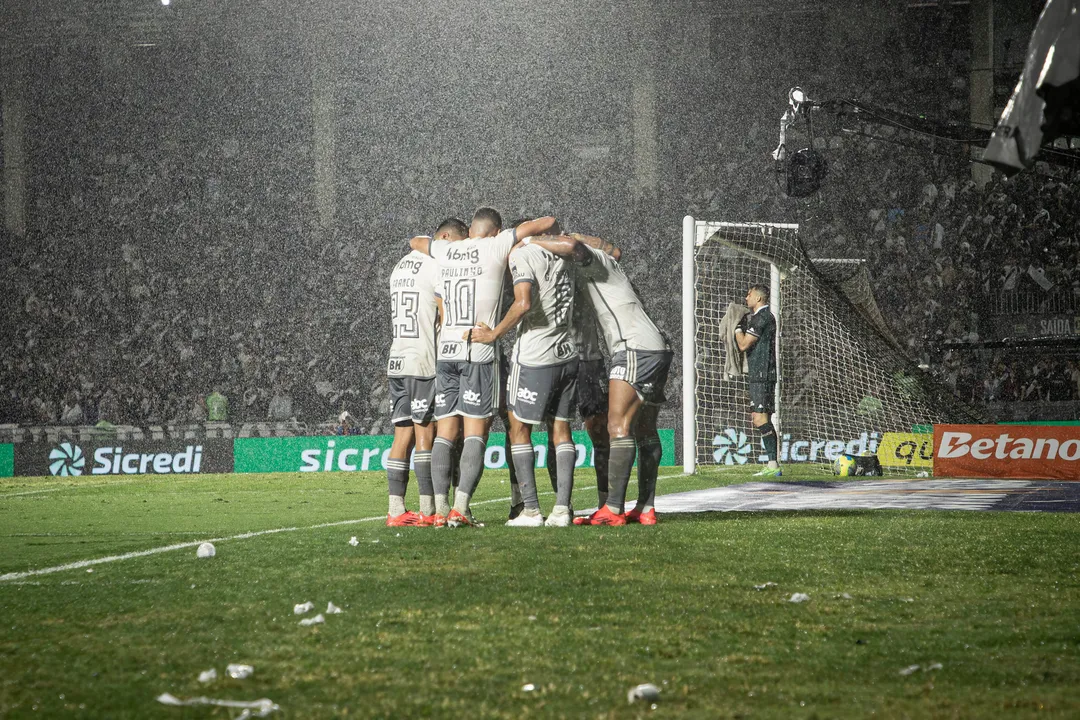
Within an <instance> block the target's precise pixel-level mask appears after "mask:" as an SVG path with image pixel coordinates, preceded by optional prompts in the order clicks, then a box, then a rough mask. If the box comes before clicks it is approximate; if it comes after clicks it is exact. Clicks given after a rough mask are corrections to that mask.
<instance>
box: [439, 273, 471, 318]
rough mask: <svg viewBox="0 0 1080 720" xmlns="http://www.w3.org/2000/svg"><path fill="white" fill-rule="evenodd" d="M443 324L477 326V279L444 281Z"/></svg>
mask: <svg viewBox="0 0 1080 720" xmlns="http://www.w3.org/2000/svg"><path fill="white" fill-rule="evenodd" d="M442 299H443V313H444V315H445V316H446V317H445V318H443V324H444V325H448V326H454V327H472V326H473V325H475V324H476V278H465V279H461V280H443V292H442Z"/></svg>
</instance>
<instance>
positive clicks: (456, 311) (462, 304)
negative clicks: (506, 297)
mask: <svg viewBox="0 0 1080 720" xmlns="http://www.w3.org/2000/svg"><path fill="white" fill-rule="evenodd" d="M513 246H514V231H513V230H504V231H503V232H501V233H499V234H498V235H496V236H495V237H490V238H469V239H468V240H458V241H455V242H448V241H445V240H435V241H433V242H432V243H431V256H432V257H433V258H435V260H436V261H438V264H439V286H438V295H439V297H441V298H442V301H443V325H442V329H441V331H440V333H439V343H438V353H439V355H438V357H439V360H440V361H468V362H475V363H486V362H491V361H492V360H493V359H494V358H495V347H494V346H493V345H485V344H483V343H470V342H468V341H467V340H464V339H463V336H465V335H466V334H467V333H468V331H469V330H471V329H472V328H473V327H474V326H475V325H476V324H477V323H481V322H482V323H485V324H486V325H488V327H495V325H497V324H498V322H499V320H500V318H501V315H502V307H501V304H502V303H501V299H502V285H503V275H504V273H505V272H506V260H507V256H509V254H510V249H511V248H512V247H513Z"/></svg>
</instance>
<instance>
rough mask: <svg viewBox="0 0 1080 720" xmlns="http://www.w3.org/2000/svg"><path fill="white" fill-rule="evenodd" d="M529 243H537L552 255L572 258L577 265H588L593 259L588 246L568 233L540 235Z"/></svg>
mask: <svg viewBox="0 0 1080 720" xmlns="http://www.w3.org/2000/svg"><path fill="white" fill-rule="evenodd" d="M530 244H531V245H538V246H540V247H542V248H543V249H544V250H547V251H548V252H550V253H552V254H553V255H558V256H559V257H564V258H568V259H570V260H573V261H574V262H576V263H577V264H578V265H588V264H589V263H591V262H592V261H593V255H592V253H591V252H590V251H589V248H588V246H586V245H585V243H582V242H578V241H577V240H575V239H574V238H572V237H570V236H569V235H541V236H540V237H534V238H533V239H532V240H531V241H530Z"/></svg>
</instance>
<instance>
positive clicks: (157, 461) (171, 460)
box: [49, 442, 203, 476]
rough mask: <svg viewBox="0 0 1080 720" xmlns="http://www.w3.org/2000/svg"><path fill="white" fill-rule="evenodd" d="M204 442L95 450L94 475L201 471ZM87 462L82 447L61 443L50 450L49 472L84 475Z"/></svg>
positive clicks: (163, 473)
mask: <svg viewBox="0 0 1080 720" xmlns="http://www.w3.org/2000/svg"><path fill="white" fill-rule="evenodd" d="M202 455H203V448H202V445H188V446H187V447H186V448H184V449H183V450H182V451H180V452H176V453H170V452H157V453H139V452H132V453H125V452H124V448H123V446H120V447H102V448H98V449H97V450H95V451H94V465H93V466H92V467H91V468H90V471H89V472H90V474H91V475H147V474H154V475H166V474H174V473H176V474H184V473H197V472H199V471H200V469H201V468H202ZM85 466H86V458H85V457H83V451H82V448H80V447H79V446H78V445H72V444H71V443H67V442H65V443H61V444H60V445H58V446H57V447H55V448H53V449H52V450H51V451H50V452H49V474H51V475H60V476H71V475H82V474H83V472H84V468H85Z"/></svg>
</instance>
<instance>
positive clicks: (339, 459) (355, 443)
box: [234, 430, 675, 473]
mask: <svg viewBox="0 0 1080 720" xmlns="http://www.w3.org/2000/svg"><path fill="white" fill-rule="evenodd" d="M504 437H505V436H504V434H503V433H492V434H491V436H490V437H489V438H488V444H487V450H486V452H485V453H484V466H485V467H486V468H488V469H491V470H497V469H500V468H505V467H506V462H507V457H506V450H505V449H504V447H503V442H504ZM393 439H394V438H393V436H391V435H331V436H320V437H280V438H237V439H236V440H235V441H234V443H235V470H236V472H238V473H263V472H362V471H372V470H385V469H386V460H387V458H388V457H389V455H390V445H391V443H392V442H393ZM660 442H661V445H662V446H663V456H662V458H661V461H660V464H661V465H672V464H674V462H675V431H674V430H661V431H660ZM533 443H534V447H535V450H536V466H537V467H540V468H542V467H547V435H546V433H533ZM574 444H575V445H577V467H585V466H587V467H591V466H592V465H593V447H592V441H591V440H589V436H588V434H587V433H585V432H584V431H579V432H575V433H574Z"/></svg>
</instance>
